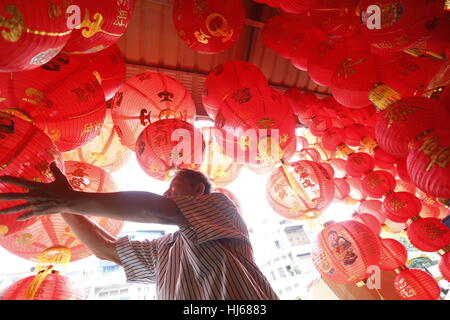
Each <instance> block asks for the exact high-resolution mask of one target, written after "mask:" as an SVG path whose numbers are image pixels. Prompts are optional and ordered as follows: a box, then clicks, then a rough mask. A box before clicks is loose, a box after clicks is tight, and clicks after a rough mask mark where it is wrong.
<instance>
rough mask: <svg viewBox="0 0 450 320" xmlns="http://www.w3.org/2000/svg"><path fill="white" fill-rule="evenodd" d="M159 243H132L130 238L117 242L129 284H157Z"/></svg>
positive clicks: (118, 252)
mask: <svg viewBox="0 0 450 320" xmlns="http://www.w3.org/2000/svg"><path fill="white" fill-rule="evenodd" d="M157 241H158V239H155V240H151V241H150V240H145V241H131V240H130V239H129V237H128V236H125V237H123V238H120V239H118V240H117V241H116V250H117V255H118V256H119V259H120V262H121V263H122V266H123V269H124V271H125V275H126V277H127V281H128V282H139V283H155V282H156V265H157V257H158V248H157V246H158V243H157Z"/></svg>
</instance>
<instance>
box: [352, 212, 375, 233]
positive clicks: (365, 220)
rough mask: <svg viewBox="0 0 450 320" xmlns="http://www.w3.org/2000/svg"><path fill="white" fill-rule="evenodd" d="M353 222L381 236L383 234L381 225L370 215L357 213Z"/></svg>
mask: <svg viewBox="0 0 450 320" xmlns="http://www.w3.org/2000/svg"><path fill="white" fill-rule="evenodd" d="M352 217H353V220H355V221H358V222H360V223H362V224H364V225H366V226H368V227H369V228H370V230H372V232H373V233H375V234H377V235H379V234H380V232H381V223H380V220H378V219H377V218H376V217H375V216H373V215H371V214H369V213H356V214H354V215H353V216H352Z"/></svg>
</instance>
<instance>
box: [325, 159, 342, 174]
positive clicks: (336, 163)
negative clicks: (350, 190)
mask: <svg viewBox="0 0 450 320" xmlns="http://www.w3.org/2000/svg"><path fill="white" fill-rule="evenodd" d="M328 163H329V164H330V165H331V166H332V167H333V169H334V177H335V178H345V176H346V172H345V165H346V161H345V160H344V159H341V158H331V159H330V160H328Z"/></svg>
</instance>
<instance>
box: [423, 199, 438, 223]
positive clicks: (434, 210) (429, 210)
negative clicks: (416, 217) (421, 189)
mask: <svg viewBox="0 0 450 320" xmlns="http://www.w3.org/2000/svg"><path fill="white" fill-rule="evenodd" d="M440 215H441V211H440V210H439V207H433V206H430V205H429V204H426V203H422V210H421V211H420V217H421V218H437V219H440Z"/></svg>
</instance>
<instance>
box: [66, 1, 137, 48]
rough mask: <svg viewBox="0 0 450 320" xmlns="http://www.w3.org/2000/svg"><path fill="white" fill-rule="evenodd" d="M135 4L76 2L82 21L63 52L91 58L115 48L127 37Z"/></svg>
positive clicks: (75, 27)
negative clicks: (122, 38) (90, 54)
mask: <svg viewBox="0 0 450 320" xmlns="http://www.w3.org/2000/svg"><path fill="white" fill-rule="evenodd" d="M135 3H136V1H135V0H115V1H90V0H76V3H75V4H76V5H77V6H78V7H79V8H80V13H81V21H80V24H79V25H78V26H77V25H74V26H73V28H74V30H73V32H72V35H71V36H70V39H69V41H68V42H67V44H66V46H65V47H64V48H63V52H65V53H68V54H89V53H94V52H98V51H101V50H103V49H106V48H108V47H109V46H111V45H112V44H113V43H115V42H116V41H117V40H119V38H120V37H121V36H122V35H123V34H124V33H125V31H126V29H127V26H128V23H129V22H130V20H131V15H132V13H133V10H134V6H135ZM74 24H75V23H74Z"/></svg>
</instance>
